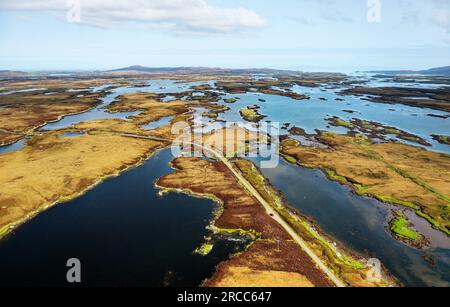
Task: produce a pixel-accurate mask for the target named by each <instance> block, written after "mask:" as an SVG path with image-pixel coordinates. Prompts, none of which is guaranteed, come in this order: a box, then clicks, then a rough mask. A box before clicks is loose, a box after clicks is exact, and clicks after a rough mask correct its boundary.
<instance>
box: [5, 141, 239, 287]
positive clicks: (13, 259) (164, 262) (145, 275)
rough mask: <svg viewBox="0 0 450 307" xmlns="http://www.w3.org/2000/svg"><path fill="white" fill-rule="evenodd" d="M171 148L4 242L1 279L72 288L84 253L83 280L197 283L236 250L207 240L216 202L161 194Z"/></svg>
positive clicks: (91, 282) (51, 211)
mask: <svg viewBox="0 0 450 307" xmlns="http://www.w3.org/2000/svg"><path fill="white" fill-rule="evenodd" d="M172 159H173V157H172V155H171V152H170V150H163V151H161V152H159V153H158V154H156V155H155V156H154V157H152V158H151V159H150V160H148V161H147V162H145V163H144V164H143V165H142V166H140V167H138V168H136V169H132V170H129V171H127V172H125V173H124V174H122V175H121V176H120V177H117V178H113V179H109V180H107V181H105V182H104V183H102V184H100V185H99V186H97V187H96V188H94V189H93V190H91V191H89V192H88V193H87V194H86V195H84V196H82V197H79V198H77V199H75V200H73V201H70V202H68V203H65V204H61V205H58V206H55V207H53V208H51V209H49V210H47V211H45V212H43V213H41V214H39V215H38V216H37V217H36V218H34V219H32V220H31V221H29V222H28V223H26V224H24V225H23V226H22V227H19V228H18V229H17V230H16V231H15V232H14V233H13V234H12V235H11V236H9V237H8V238H7V239H5V240H2V241H0V285H8V286H10V285H57V286H66V285H67V283H66V279H65V276H66V270H67V268H66V266H65V265H66V261H67V260H68V259H69V258H78V259H80V261H81V265H82V282H83V283H82V285H83V286H164V285H170V286H197V285H199V284H200V283H201V282H202V281H203V280H204V279H205V278H208V277H210V276H211V275H212V273H213V271H214V267H215V266H216V265H217V264H218V263H219V262H220V261H222V260H225V259H227V258H228V255H229V254H230V253H231V252H233V251H235V248H236V245H235V243H232V242H231V241H220V242H218V243H217V244H216V245H215V246H214V248H213V251H212V252H211V254H209V255H208V256H206V257H203V256H199V255H196V254H193V251H194V250H195V249H196V248H197V247H199V246H200V245H201V244H202V243H203V242H204V236H205V235H206V234H207V231H206V229H205V227H206V226H207V224H208V222H209V220H210V219H211V217H212V212H213V210H214V208H215V204H213V202H212V201H210V200H205V199H197V198H192V197H188V196H186V195H182V194H168V195H166V196H164V197H160V196H158V190H156V189H155V188H154V186H153V183H154V181H155V180H157V178H159V177H160V176H163V175H165V174H167V173H169V172H171V169H170V167H169V166H168V164H167V163H168V162H170V161H171V160H172Z"/></svg>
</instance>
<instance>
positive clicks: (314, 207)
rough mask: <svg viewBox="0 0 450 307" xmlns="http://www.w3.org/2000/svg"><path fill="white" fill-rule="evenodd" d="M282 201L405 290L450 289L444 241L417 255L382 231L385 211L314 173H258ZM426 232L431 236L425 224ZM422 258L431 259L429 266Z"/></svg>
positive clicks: (449, 255) (283, 167)
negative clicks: (377, 262)
mask: <svg viewBox="0 0 450 307" xmlns="http://www.w3.org/2000/svg"><path fill="white" fill-rule="evenodd" d="M262 172H263V174H264V175H265V176H266V177H267V178H268V179H269V181H270V182H271V183H272V184H273V185H274V187H275V188H276V189H278V190H280V191H281V192H282V193H283V195H284V197H285V199H286V201H287V202H288V203H289V204H290V205H291V206H293V207H294V208H297V209H298V210H299V211H300V212H302V213H303V214H305V215H307V216H309V217H312V218H313V219H314V220H315V221H316V222H317V223H318V225H320V227H321V228H322V229H323V230H324V231H325V232H326V233H327V234H329V235H331V236H332V237H333V238H335V239H336V240H338V241H340V242H341V243H343V244H344V245H345V246H347V247H350V248H351V249H353V250H355V251H357V252H359V253H361V254H362V255H363V256H365V257H375V258H378V259H380V260H381V262H382V263H383V264H384V265H385V266H386V267H387V268H388V270H389V271H390V272H391V273H392V274H394V275H395V276H396V277H397V278H398V279H399V280H400V281H401V282H402V283H403V284H404V285H406V286H450V238H449V237H448V236H445V235H440V234H438V235H437V236H439V238H440V240H436V241H435V242H432V246H431V248H429V249H427V250H424V251H420V250H417V249H415V248H412V247H409V246H407V245H405V244H404V243H402V242H399V241H397V240H396V239H394V238H393V237H392V236H391V234H390V233H389V232H388V231H387V230H386V222H387V218H388V207H387V205H386V204H383V203H380V202H378V201H376V200H374V199H370V198H366V197H360V196H357V195H354V194H353V193H351V191H350V190H349V189H348V188H346V187H344V186H342V185H340V184H339V183H336V182H332V181H329V180H328V179H327V178H326V176H325V175H324V174H323V173H322V172H321V171H318V170H312V169H306V168H302V167H298V166H295V165H292V164H290V163H288V162H286V161H284V160H282V161H280V164H279V165H278V167H276V168H273V169H262ZM422 227H427V228H428V232H433V231H434V232H436V230H434V229H431V227H430V225H429V224H426V225H422ZM424 256H427V257H431V258H432V259H433V261H434V262H435V263H434V264H430V263H429V262H427V261H426V260H425V258H424Z"/></svg>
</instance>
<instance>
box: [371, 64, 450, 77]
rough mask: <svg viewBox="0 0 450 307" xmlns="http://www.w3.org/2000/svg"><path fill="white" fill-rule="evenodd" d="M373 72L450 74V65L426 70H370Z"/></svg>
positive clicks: (390, 73) (389, 73)
mask: <svg viewBox="0 0 450 307" xmlns="http://www.w3.org/2000/svg"><path fill="white" fill-rule="evenodd" d="M370 72H371V73H381V74H388V75H415V74H420V75H437V76H450V66H445V67H436V68H431V69H426V70H384V71H370Z"/></svg>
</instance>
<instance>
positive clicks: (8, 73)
mask: <svg viewBox="0 0 450 307" xmlns="http://www.w3.org/2000/svg"><path fill="white" fill-rule="evenodd" d="M27 75H28V73H26V72H23V71H14V70H0V77H1V78H15V77H23V76H27Z"/></svg>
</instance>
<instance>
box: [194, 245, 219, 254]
mask: <svg viewBox="0 0 450 307" xmlns="http://www.w3.org/2000/svg"><path fill="white" fill-rule="evenodd" d="M213 247H214V245H213V244H210V243H205V244H203V245H202V246H200V247H199V248H197V249H196V250H195V251H194V253H195V254H199V255H202V256H206V255H208V254H209V253H210V252H211V251H212V249H213Z"/></svg>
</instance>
